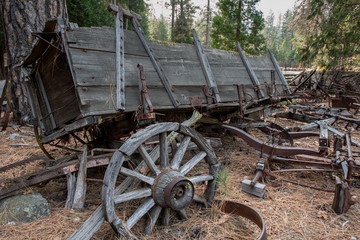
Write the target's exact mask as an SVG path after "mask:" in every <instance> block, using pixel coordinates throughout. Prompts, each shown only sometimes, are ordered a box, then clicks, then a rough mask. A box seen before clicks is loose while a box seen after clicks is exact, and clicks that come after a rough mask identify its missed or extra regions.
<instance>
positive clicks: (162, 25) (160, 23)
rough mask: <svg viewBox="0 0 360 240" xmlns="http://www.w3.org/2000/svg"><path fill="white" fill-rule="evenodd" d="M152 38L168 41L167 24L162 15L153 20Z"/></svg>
mask: <svg viewBox="0 0 360 240" xmlns="http://www.w3.org/2000/svg"><path fill="white" fill-rule="evenodd" d="M152 37H153V39H155V40H158V41H168V40H169V34H168V24H167V22H166V20H165V18H164V16H163V15H161V16H160V19H159V20H157V19H155V20H154V28H153V34H152Z"/></svg>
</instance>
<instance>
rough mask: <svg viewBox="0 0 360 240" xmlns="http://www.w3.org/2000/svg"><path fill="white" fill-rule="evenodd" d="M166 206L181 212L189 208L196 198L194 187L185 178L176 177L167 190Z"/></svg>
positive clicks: (165, 194) (165, 193)
mask: <svg viewBox="0 0 360 240" xmlns="http://www.w3.org/2000/svg"><path fill="white" fill-rule="evenodd" d="M164 198H165V202H166V204H167V205H168V206H169V207H170V208H171V209H173V210H175V211H179V210H181V209H183V208H185V207H187V206H189V205H190V204H191V202H192V200H193V198H194V185H193V184H192V182H191V181H189V180H187V179H186V178H184V177H181V176H179V177H175V178H174V179H173V180H172V181H171V182H170V183H169V184H168V185H167V186H166V188H165V192H164Z"/></svg>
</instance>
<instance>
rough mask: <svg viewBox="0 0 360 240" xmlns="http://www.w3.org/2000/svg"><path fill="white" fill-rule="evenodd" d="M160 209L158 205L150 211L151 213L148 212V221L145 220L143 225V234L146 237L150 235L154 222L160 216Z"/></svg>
mask: <svg viewBox="0 0 360 240" xmlns="http://www.w3.org/2000/svg"><path fill="white" fill-rule="evenodd" d="M161 209H162V208H161V207H160V206H159V205H156V206H155V207H153V208H152V209H151V211H150V212H149V217H148V219H147V220H146V224H145V230H144V233H145V234H146V235H150V234H151V232H152V230H153V228H154V226H155V223H156V221H157V220H158V218H159V216H160V213H161Z"/></svg>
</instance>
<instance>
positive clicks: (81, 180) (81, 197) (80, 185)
mask: <svg viewBox="0 0 360 240" xmlns="http://www.w3.org/2000/svg"><path fill="white" fill-rule="evenodd" d="M87 149H88V148H87V145H85V147H84V152H83V154H82V156H81V161H80V167H79V172H78V177H77V181H76V189H75V194H74V202H73V204H72V208H74V209H82V208H84V205H85V195H86V172H87V168H86V164H87Z"/></svg>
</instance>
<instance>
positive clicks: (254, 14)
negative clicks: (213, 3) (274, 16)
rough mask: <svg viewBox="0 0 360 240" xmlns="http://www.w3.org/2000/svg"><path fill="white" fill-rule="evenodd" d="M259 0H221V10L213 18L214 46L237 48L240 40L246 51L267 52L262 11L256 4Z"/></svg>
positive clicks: (228, 48) (219, 4) (229, 48)
mask: <svg viewBox="0 0 360 240" xmlns="http://www.w3.org/2000/svg"><path fill="white" fill-rule="evenodd" d="M258 2H259V0H219V2H218V3H217V6H218V8H219V12H218V13H217V15H216V16H215V17H214V18H213V24H212V33H211V40H212V47H215V48H221V49H225V50H237V49H236V42H239V43H240V45H241V46H242V48H243V49H244V50H245V52H247V53H250V54H252V55H258V54H261V53H264V52H265V45H264V43H265V39H264V36H263V35H262V33H261V31H262V29H263V28H264V26H265V25H264V19H263V17H262V12H261V11H259V10H257V9H256V7H255V5H256V3H258Z"/></svg>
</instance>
